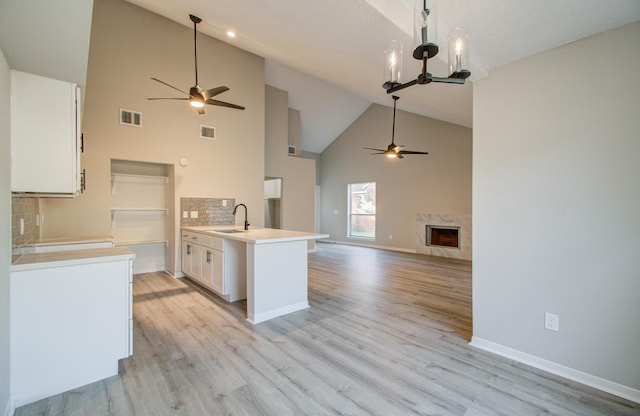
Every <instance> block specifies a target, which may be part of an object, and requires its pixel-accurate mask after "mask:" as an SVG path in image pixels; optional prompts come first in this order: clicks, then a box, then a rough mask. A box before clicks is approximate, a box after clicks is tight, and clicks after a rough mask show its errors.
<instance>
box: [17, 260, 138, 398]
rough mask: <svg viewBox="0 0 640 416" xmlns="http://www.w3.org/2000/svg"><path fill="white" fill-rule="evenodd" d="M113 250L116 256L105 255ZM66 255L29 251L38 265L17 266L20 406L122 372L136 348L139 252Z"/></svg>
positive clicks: (18, 392) (18, 393)
mask: <svg viewBox="0 0 640 416" xmlns="http://www.w3.org/2000/svg"><path fill="white" fill-rule="evenodd" d="M107 251H108V253H107V254H111V253H112V254H113V255H112V256H109V255H106V256H105V253H106V252H107ZM64 253H68V254H61V252H55V253H54V252H52V253H41V254H28V255H24V256H23V259H28V258H30V257H33V258H34V259H35V260H34V261H35V262H36V263H34V264H23V265H18V266H12V267H11V271H10V298H11V302H10V314H9V316H10V318H11V323H10V344H11V345H10V351H11V353H10V356H11V392H12V395H13V399H14V402H15V404H16V406H21V405H24V404H27V403H31V402H33V401H36V400H39V399H42V398H45V397H49V396H52V395H55V394H58V393H62V392H65V391H68V390H71V389H74V388H77V387H80V386H83V385H86V384H89V383H92V382H95V381H98V380H101V379H103V378H106V377H111V376H113V375H115V374H118V360H120V359H122V358H126V357H128V356H130V355H132V354H133V337H132V328H133V320H132V318H133V316H132V312H133V300H132V259H133V253H131V252H130V251H128V250H125V249H118V248H111V249H94V250H78V251H67V252H64ZM92 253H96V254H95V256H96V257H91V256H93V254H92ZM47 260H51V261H50V262H48V261H47ZM38 261H43V262H44V263H42V264H40V263H38ZM27 262H28V260H25V263H27Z"/></svg>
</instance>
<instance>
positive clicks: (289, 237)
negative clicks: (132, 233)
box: [182, 225, 329, 244]
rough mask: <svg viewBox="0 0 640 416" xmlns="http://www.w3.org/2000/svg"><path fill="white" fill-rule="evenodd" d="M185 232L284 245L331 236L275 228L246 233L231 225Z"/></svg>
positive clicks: (203, 226) (192, 229)
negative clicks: (228, 231) (288, 242)
mask: <svg viewBox="0 0 640 416" xmlns="http://www.w3.org/2000/svg"><path fill="white" fill-rule="evenodd" d="M182 229H183V230H185V231H192V232H195V233H201V234H208V235H213V236H216V237H222V238H227V239H230V240H236V241H242V242H245V243H250V244H269V243H283V242H287V241H302V240H317V239H320V238H328V237H329V234H316V233H307V232H302V231H291V230H279V229H275V228H249V230H247V231H245V230H243V229H242V227H238V226H230V225H200V226H191V227H182ZM217 230H238V231H240V232H235V233H225V232H220V231H217Z"/></svg>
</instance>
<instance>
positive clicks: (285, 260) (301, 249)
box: [182, 226, 329, 324]
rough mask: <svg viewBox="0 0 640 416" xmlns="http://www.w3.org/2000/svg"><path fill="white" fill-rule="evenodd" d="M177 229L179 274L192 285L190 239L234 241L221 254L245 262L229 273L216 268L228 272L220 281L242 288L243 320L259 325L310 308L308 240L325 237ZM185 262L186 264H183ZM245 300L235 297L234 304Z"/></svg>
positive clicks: (269, 230)
mask: <svg viewBox="0 0 640 416" xmlns="http://www.w3.org/2000/svg"><path fill="white" fill-rule="evenodd" d="M182 230H183V233H182V246H183V247H182V250H183V264H182V271H183V272H184V273H185V274H186V275H187V276H189V277H191V278H192V279H194V280H196V281H198V276H197V273H195V274H194V273H193V264H194V263H193V259H192V258H191V259H189V257H188V256H187V257H185V254H187V255H189V254H191V253H196V252H197V250H194V249H193V247H191V246H192V245H193V244H197V243H194V241H195V242H198V241H201V240H202V238H201V237H199V236H198V235H202V236H205V241H206V236H214V237H218V238H222V239H225V243H226V242H233V243H234V244H225V245H224V247H225V248H224V252H225V255H228V254H233V255H232V256H231V257H230V258H235V259H240V258H242V259H245V258H246V267H242V266H241V265H238V264H234V267H233V268H231V269H229V268H227V265H226V264H223V265H220V267H221V268H222V269H223V270H225V272H230V273H226V274H225V281H227V280H228V281H235V284H236V286H237V287H241V288H242V289H243V290H244V288H245V284H246V299H247V321H249V322H251V323H252V324H258V323H260V322H264V321H267V320H269V319H273V318H277V317H278V316H282V315H286V314H288V313H291V312H296V311H299V310H301V309H306V308H308V307H309V300H308V288H307V287H308V276H307V255H308V253H307V247H308V245H307V241H309V240H317V239H319V238H327V237H329V235H328V234H316V233H307V232H302V231H290V230H280V229H273V228H250V229H249V230H238V229H235V227H224V226H191V227H182ZM193 233H196V234H198V235H195V234H193ZM238 243H244V244H238ZM190 260H191V263H190V265H189V264H185V263H186V262H188V261H190ZM207 261H209V260H207ZM214 263H215V259H214ZM203 265H204V263H202V262H201V263H200V266H198V267H200V269H201V270H202V268H203V267H204V266H203ZM231 271H232V272H231ZM200 280H201V279H200ZM205 286H207V284H205ZM244 297H245V296H236V297H234V299H233V300H239V299H244Z"/></svg>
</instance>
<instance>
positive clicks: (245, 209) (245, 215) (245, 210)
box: [233, 204, 251, 230]
mask: <svg viewBox="0 0 640 416" xmlns="http://www.w3.org/2000/svg"><path fill="white" fill-rule="evenodd" d="M240 206H243V207H244V229H245V230H248V229H249V225H251V224H249V221H247V216H248V214H247V206H246V205H245V204H238V205H236V206H235V207H233V215H236V211H237V210H238V207H240Z"/></svg>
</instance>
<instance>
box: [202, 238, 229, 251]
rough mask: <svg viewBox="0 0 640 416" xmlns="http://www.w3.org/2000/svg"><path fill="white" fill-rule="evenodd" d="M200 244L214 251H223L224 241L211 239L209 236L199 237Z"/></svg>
mask: <svg viewBox="0 0 640 416" xmlns="http://www.w3.org/2000/svg"><path fill="white" fill-rule="evenodd" d="M200 237H201V239H200V241H201V244H203V245H204V246H206V247H209V248H212V249H214V250H219V251H224V250H223V247H224V239H223V238H220V237H213V236H210V235H201V236H200Z"/></svg>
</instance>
